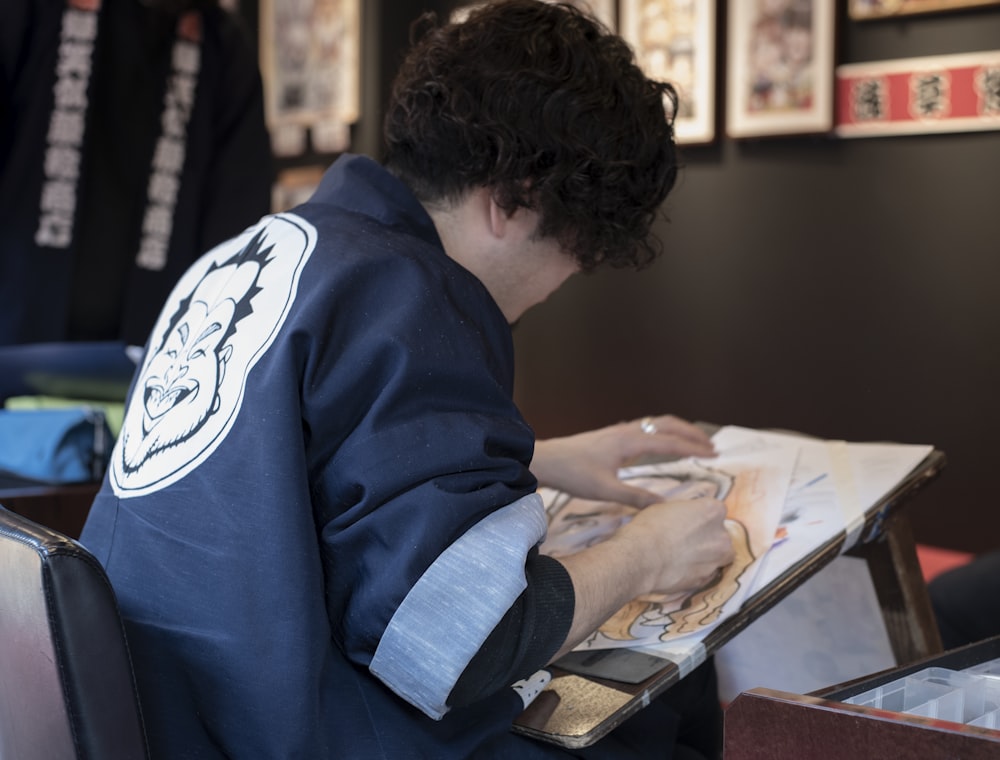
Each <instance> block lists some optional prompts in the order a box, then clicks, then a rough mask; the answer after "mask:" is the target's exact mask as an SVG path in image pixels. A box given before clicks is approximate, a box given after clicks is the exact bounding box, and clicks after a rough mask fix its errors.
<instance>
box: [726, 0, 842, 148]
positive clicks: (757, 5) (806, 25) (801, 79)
mask: <svg viewBox="0 0 1000 760" xmlns="http://www.w3.org/2000/svg"><path fill="white" fill-rule="evenodd" d="M727 2H728V6H727V7H728V11H729V33H728V37H727V41H726V53H727V59H728V66H727V74H728V81H727V94H726V133H727V134H728V135H729V136H730V137H734V138H741V137H763V136H768V135H791V134H809V133H812V134H816V133H823V132H828V131H829V130H830V129H832V127H833V84H834V37H835V29H836V0H727Z"/></svg>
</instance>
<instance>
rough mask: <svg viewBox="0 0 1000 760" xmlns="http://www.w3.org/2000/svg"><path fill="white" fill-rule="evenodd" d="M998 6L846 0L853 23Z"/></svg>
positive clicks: (999, 1)
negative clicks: (872, 19)
mask: <svg viewBox="0 0 1000 760" xmlns="http://www.w3.org/2000/svg"><path fill="white" fill-rule="evenodd" d="M984 5H1000V0H848V4H847V8H848V14H849V15H850V17H851V18H852V19H854V20H855V21H864V20H865V19H871V18H888V17H889V16H911V15H914V14H917V13H935V12H937V11H951V10H958V9H960V8H977V7H981V6H984Z"/></svg>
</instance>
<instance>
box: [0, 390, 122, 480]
mask: <svg viewBox="0 0 1000 760" xmlns="http://www.w3.org/2000/svg"><path fill="white" fill-rule="evenodd" d="M111 444H112V436H111V430H110V429H109V428H108V423H107V421H106V420H105V418H104V414H103V412H101V411H100V410H98V409H93V408H91V407H87V406H80V407H71V408H68V409H23V410H21V409H18V410H14V409H0V471H4V472H6V473H9V474H11V475H16V476H17V477H21V478H28V479H30V480H37V481H41V482H44V483H53V484H62V483H84V482H92V481H96V480H99V479H100V478H101V476H102V475H103V474H104V468H105V466H106V465H107V463H108V458H109V456H110V454H111Z"/></svg>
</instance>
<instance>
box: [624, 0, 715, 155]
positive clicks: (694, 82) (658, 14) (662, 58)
mask: <svg viewBox="0 0 1000 760" xmlns="http://www.w3.org/2000/svg"><path fill="white" fill-rule="evenodd" d="M621 35H622V37H623V38H624V39H625V40H626V41H627V42H628V43H629V44H630V45H631V46H632V48H633V50H634V51H635V55H636V60H637V61H638V63H639V65H640V66H641V67H642V69H643V71H644V72H645V73H646V75H647V76H649V77H651V78H652V79H656V80H659V81H663V82H670V83H671V84H672V85H674V87H675V88H676V89H677V92H678V96H679V102H678V105H677V113H676V114H675V120H674V131H675V133H676V136H677V141H678V142H679V143H707V142H711V141H712V140H713V139H714V137H715V0H623V2H622V4H621Z"/></svg>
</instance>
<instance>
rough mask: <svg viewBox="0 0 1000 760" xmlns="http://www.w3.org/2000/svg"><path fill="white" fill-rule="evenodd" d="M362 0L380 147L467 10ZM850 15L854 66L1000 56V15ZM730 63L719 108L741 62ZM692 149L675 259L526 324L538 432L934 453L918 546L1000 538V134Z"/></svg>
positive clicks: (523, 391) (672, 252)
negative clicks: (421, 47)
mask: <svg viewBox="0 0 1000 760" xmlns="http://www.w3.org/2000/svg"><path fill="white" fill-rule="evenodd" d="M277 1H279V2H280V0H277ZM362 5H363V18H362V22H363V37H364V45H363V50H364V52H363V59H364V61H363V71H362V77H363V79H362V87H363V93H364V94H363V104H362V106H363V116H362V119H361V121H359V123H358V124H357V125H356V126H355V128H354V130H353V150H354V151H356V152H360V153H367V154H369V155H372V156H375V157H378V155H379V146H380V144H381V143H380V135H379V120H380V116H381V107H382V104H383V103H384V102H385V99H386V97H387V96H388V92H389V86H390V81H391V77H392V73H393V71H394V70H395V67H396V65H397V63H398V62H399V60H400V57H401V56H402V54H403V53H404V51H405V48H406V45H407V39H408V32H407V27H408V24H409V22H410V21H411V20H412V19H414V18H415V17H416V16H418V15H419V14H420V12H421V11H422V10H424V9H431V10H437V11H440V12H442V13H447V12H448V10H450V9H451V8H452V7H453V6H455V5H456V3H454V2H444V1H442V2H416V1H413V0H399V1H398V2H391V1H390V0H384V1H382V2H373V0H364V2H363V4H362ZM724 5H725V3H720V6H724ZM838 5H839V6H841V7H840V10H839V16H840V18H839V24H838V45H837V50H838V62H840V63H852V62H862V61H875V60H889V59H895V58H909V57H917V56H927V55H941V54H948V53H959V52H970V51H981V50H995V49H1000V7H998V8H981V9H977V10H969V11H962V12H950V13H939V14H929V15H921V16H911V17H907V18H900V19H892V20H877V21H865V22H852V21H850V20H849V19H847V18H846V15H847V14H846V5H847V3H846V0H844V1H842V2H838ZM246 11H247V13H248V19H249V20H250V21H251V24H252V25H255V24H256V18H255V13H256V8H255V5H254V4H253V3H252V2H251V3H248V6H247V9H246ZM719 20H720V25H719V26H720V39H724V36H723V35H724V33H725V13H724V8H722V7H720V19H719ZM720 50H721V48H720ZM717 72H718V90H719V96H720V100H719V103H720V108H719V110H720V113H721V111H722V108H721V104H722V103H723V102H724V100H723V99H722V95H723V92H722V88H723V87H724V86H725V83H724V74H723V72H724V62H723V60H722V57H721V53H720V56H719V60H718V63H717ZM719 134H720V135H721V134H722V130H721V129H720V130H719ZM329 158H332V157H327V156H316V155H314V154H312V155H307V156H303V157H302V158H301V159H298V161H299V162H302V163H310V162H315V161H317V160H320V161H324V160H327V159H329ZM682 158H683V163H684V169H683V171H682V174H681V179H680V181H679V183H678V186H677V187H676V189H675V190H674V192H673V193H672V195H671V196H670V197H669V198H668V201H667V203H666V206H665V208H664V212H665V215H666V217H667V218H668V219H669V221H664V222H663V223H661V224H660V225H659V226H658V227H657V232H658V233H659V235H660V236H661V238H662V239H663V240H664V242H665V249H666V252H665V255H664V256H663V257H662V258H661V259H660V260H659V261H658V262H657V263H656V264H655V265H654V266H653V267H652V268H650V269H649V270H647V271H645V272H643V273H640V274H635V273H624V272H607V273H599V274H596V275H592V276H587V277H576V278H573V279H572V280H571V281H570V282H569V283H568V284H567V285H566V286H565V287H564V288H563V289H562V290H561V291H559V292H558V293H556V294H555V295H554V296H553V297H552V298H551V299H550V300H549V301H548V302H547V303H545V304H543V305H541V306H539V307H537V308H536V309H534V310H533V311H531V312H529V314H528V315H527V316H526V317H525V318H524V319H523V320H522V322H521V324H520V325H519V326H518V328H517V330H516V333H515V340H516V346H517V361H518V374H517V388H516V395H517V399H518V402H519V404H520V405H521V408H522V409H523V411H524V413H525V415H526V417H527V418H528V420H529V421H530V422H531V423H532V424H533V425H534V427H535V429H536V431H537V432H538V434H539V436H541V437H546V436H553V435H559V434H564V433H570V432H575V431H578V430H582V429H586V428H591V427H596V426H599V425H604V424H608V423H612V422H617V421H620V420H624V419H631V418H636V417H641V416H643V415H645V414H653V413H663V412H673V413H676V414H679V415H682V416H685V417H687V418H690V419H698V420H707V421H712V422H718V423H732V424H739V425H745V426H750V427H778V428H787V429H795V430H800V431H804V432H807V433H811V434H814V435H818V436H821V437H825V438H841V439H846V440H851V441H871V440H881V441H898V442H905V443H929V444H933V445H935V446H936V447H938V448H940V449H942V450H944V451H945V453H946V454H947V455H948V459H949V464H948V466H947V468H946V469H945V472H944V474H943V475H942V476H941V478H940V479H939V480H938V481H937V482H936V483H935V484H933V485H932V486H931V487H930V488H928V489H926V490H925V491H923V492H922V493H920V494H919V495H918V496H917V498H916V499H915V501H914V502H913V505H912V510H911V515H912V518H913V524H914V531H915V534H916V538H917V540H918V541H920V542H922V543H926V544H932V545H937V546H943V547H949V548H954V549H962V550H966V551H981V550H986V549H991V548H994V547H997V546H998V545H1000V499H998V498H997V496H996V495H995V486H994V483H995V480H996V478H995V472H996V471H997V469H998V465H997V463H998V461H1000V443H998V440H1000V438H998V435H997V433H996V432H995V431H994V430H993V425H995V424H997V423H998V421H1000V415H998V414H997V411H998V407H1000V405H998V402H997V400H996V397H995V394H996V393H997V392H998V389H1000V306H998V305H997V300H996V293H997V283H998V282H1000V256H998V254H1000V228H998V222H1000V131H996V132H982V133H964V134H953V135H942V134H938V135H926V136H911V137H882V138H865V139H855V140H838V139H836V138H831V137H793V138H787V137H786V138H767V139H760V140H754V141H734V140H730V139H727V138H725V137H724V136H720V137H719V138H718V139H717V140H716V142H715V143H714V144H712V145H710V146H697V147H695V146H687V147H685V148H683V152H682ZM285 163H286V164H287V163H289V162H287V161H286V162H285Z"/></svg>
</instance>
